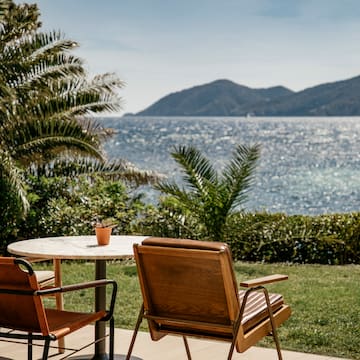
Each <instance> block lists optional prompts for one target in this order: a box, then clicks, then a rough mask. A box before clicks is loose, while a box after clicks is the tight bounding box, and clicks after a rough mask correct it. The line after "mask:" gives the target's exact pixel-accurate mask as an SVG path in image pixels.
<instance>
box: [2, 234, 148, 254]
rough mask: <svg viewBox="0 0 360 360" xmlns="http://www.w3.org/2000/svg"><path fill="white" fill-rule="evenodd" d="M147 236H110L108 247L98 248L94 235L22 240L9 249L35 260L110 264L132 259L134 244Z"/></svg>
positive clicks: (10, 251)
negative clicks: (111, 261)
mask: <svg viewBox="0 0 360 360" xmlns="http://www.w3.org/2000/svg"><path fill="white" fill-rule="evenodd" d="M147 237H148V236H135V235H111V238H110V243H109V245H103V246H99V245H98V244H97V241H96V236H95V235H80V236H60V237H48V238H38V239H30V240H22V241H17V242H14V243H12V244H10V245H8V248H7V249H8V251H9V253H11V254H15V255H20V256H29V257H36V258H53V259H73V260H76V259H88V260H100V259H101V260H109V259H120V258H126V257H132V256H133V255H134V252H133V244H140V243H141V242H142V241H143V240H144V239H146V238H147Z"/></svg>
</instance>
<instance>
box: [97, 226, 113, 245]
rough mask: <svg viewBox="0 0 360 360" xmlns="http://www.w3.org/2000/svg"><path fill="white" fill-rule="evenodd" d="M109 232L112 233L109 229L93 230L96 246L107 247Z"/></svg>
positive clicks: (98, 228)
mask: <svg viewBox="0 0 360 360" xmlns="http://www.w3.org/2000/svg"><path fill="white" fill-rule="evenodd" d="M111 231H112V228H111V227H104V228H102V227H97V228H95V234H96V239H97V242H98V245H109V242H110V235H111Z"/></svg>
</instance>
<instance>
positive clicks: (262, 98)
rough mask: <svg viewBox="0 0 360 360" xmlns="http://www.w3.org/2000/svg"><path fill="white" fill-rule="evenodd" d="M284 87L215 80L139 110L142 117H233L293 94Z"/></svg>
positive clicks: (171, 95) (168, 96) (164, 98)
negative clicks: (244, 109) (251, 108)
mask: <svg viewBox="0 0 360 360" xmlns="http://www.w3.org/2000/svg"><path fill="white" fill-rule="evenodd" d="M291 93H292V91H291V90H289V89H286V88H284V87H282V86H277V87H273V88H268V89H251V88H249V87H246V86H242V85H238V84H235V83H234V82H232V81H229V80H216V81H214V82H211V83H209V84H205V85H200V86H195V87H193V88H190V89H186V90H182V91H179V92H176V93H172V94H170V95H167V96H165V97H163V98H162V99H160V100H159V101H157V102H156V103H154V104H153V105H151V106H149V107H148V108H147V109H145V110H144V111H141V112H139V113H137V114H136V115H140V116H233V115H238V114H237V113H234V111H236V112H239V111H242V109H243V108H247V107H248V106H249V104H256V103H261V102H267V101H272V100H275V99H277V98H279V97H282V96H286V95H289V94H291Z"/></svg>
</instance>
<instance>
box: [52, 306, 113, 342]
mask: <svg viewBox="0 0 360 360" xmlns="http://www.w3.org/2000/svg"><path fill="white" fill-rule="evenodd" d="M105 316H106V311H105V310H101V311H97V312H95V313H89V314H86V313H79V312H72V311H64V310H56V309H46V317H47V321H48V325H49V331H50V333H51V334H52V335H53V336H55V337H56V338H57V339H59V338H61V337H63V336H65V335H67V334H70V333H72V332H74V331H76V330H78V329H80V328H81V327H83V326H85V325H87V324H89V323H94V322H95V321H98V320H101V319H103V318H104V317H105Z"/></svg>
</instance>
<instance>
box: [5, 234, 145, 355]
mask: <svg viewBox="0 0 360 360" xmlns="http://www.w3.org/2000/svg"><path fill="white" fill-rule="evenodd" d="M147 237H148V236H133V235H112V236H111V239H110V243H109V245H104V246H99V245H98V244H97V241H96V237H95V235H84V236H60V237H48V238H38V239H30V240H23V241H18V242H14V243H12V244H10V245H8V247H7V250H8V251H9V252H10V253H12V254H15V255H20V256H29V257H33V258H44V259H49V258H52V259H55V260H61V259H72V260H80V259H83V260H84V259H86V260H95V279H97V280H98V279H105V278H106V260H111V259H125V258H131V257H133V256H134V253H133V245H134V244H139V243H141V242H142V241H143V240H144V239H146V238H147ZM95 294H96V295H95V297H96V298H95V306H96V310H99V309H104V308H105V306H106V294H105V289H104V288H97V289H96V293H95ZM105 332H106V331H105V323H104V322H97V323H96V324H95V340H96V339H100V338H103V337H104V336H105ZM116 358H117V359H120V358H121V359H123V358H124V357H123V356H122V355H121V356H120V357H116ZM78 359H80V358H78ZM81 359H86V357H85V358H84V357H81ZM92 359H94V360H95V359H96V360H100V359H101V360H105V359H108V356H107V354H106V348H105V340H102V341H99V342H97V343H96V344H95V355H94V357H92Z"/></svg>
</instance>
